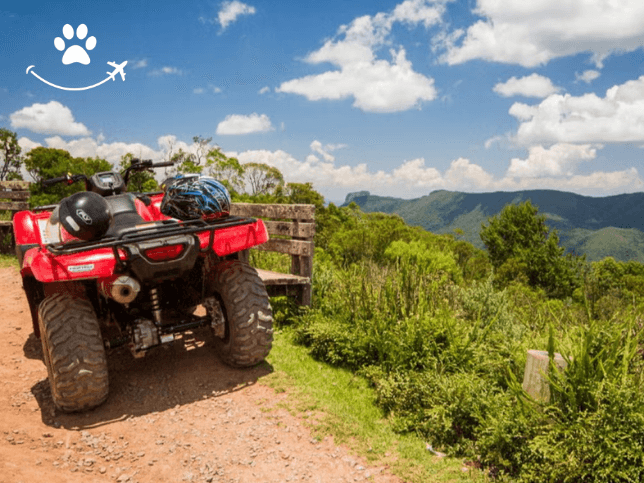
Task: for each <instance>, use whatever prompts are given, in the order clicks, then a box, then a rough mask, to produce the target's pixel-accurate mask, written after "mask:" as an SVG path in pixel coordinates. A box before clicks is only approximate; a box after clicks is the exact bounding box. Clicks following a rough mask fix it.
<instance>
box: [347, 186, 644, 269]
mask: <svg viewBox="0 0 644 483" xmlns="http://www.w3.org/2000/svg"><path fill="white" fill-rule="evenodd" d="M526 200H530V201H531V203H532V204H533V205H536V206H538V207H539V213H540V214H543V215H545V216H546V223H547V224H548V226H549V227H550V228H555V229H557V231H558V233H559V237H560V239H561V242H562V244H563V246H565V247H566V248H567V250H568V251H572V252H575V253H577V254H582V253H586V254H587V256H588V259H589V260H598V259H601V258H604V257H605V256H613V257H614V258H615V259H617V260H624V261H626V260H637V261H640V262H642V263H644V192H638V193H626V194H620V195H612V196H606V197H601V198H596V197H591V196H584V195H579V194H576V193H569V192H566V191H557V190H523V191H496V192H492V193H465V192H460V191H447V190H437V191H432V192H431V193H429V194H428V195H425V196H421V197H420V198H414V199H411V200H405V199H402V198H395V197H390V196H377V195H372V194H371V193H370V192H369V191H359V192H354V193H349V194H348V195H347V196H346V199H345V202H344V204H343V205H342V206H346V205H348V204H349V203H351V202H352V201H353V202H355V203H356V204H357V205H358V206H360V208H361V209H362V210H363V211H365V212H376V211H378V212H383V213H389V214H394V213H395V214H398V215H400V216H401V217H402V218H403V219H404V220H405V221H406V222H407V223H408V224H410V225H416V226H421V227H423V228H425V229H426V230H429V231H432V232H434V233H453V232H454V230H456V229H460V230H463V233H464V234H463V238H464V239H465V240H467V241H469V242H470V243H472V244H474V245H475V246H477V247H479V248H484V246H483V242H482V241H481V239H480V236H479V233H480V230H481V224H482V223H486V222H487V219H488V218H489V217H491V216H494V215H496V214H498V213H499V212H500V211H501V210H502V209H503V207H504V206H505V205H507V204H510V203H514V204H516V203H521V202H524V201H526Z"/></svg>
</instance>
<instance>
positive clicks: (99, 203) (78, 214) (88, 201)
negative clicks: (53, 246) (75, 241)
mask: <svg viewBox="0 0 644 483" xmlns="http://www.w3.org/2000/svg"><path fill="white" fill-rule="evenodd" d="M56 211H57V212H58V213H54V214H52V217H54V216H55V215H58V220H57V221H60V223H61V224H62V225H63V228H65V230H66V231H67V232H69V233H70V234H71V235H73V236H75V237H76V238H80V239H81V240H95V239H97V238H100V237H102V236H103V235H105V233H106V232H107V230H108V229H109V227H110V225H111V224H112V219H113V217H112V212H111V211H110V207H109V205H108V204H107V201H105V198H103V197H102V196H101V195H99V194H97V193H92V192H91V191H81V192H80V193H74V194H73V195H71V196H68V197H67V198H65V199H64V200H62V201H61V202H60V204H59V205H58V208H56Z"/></svg>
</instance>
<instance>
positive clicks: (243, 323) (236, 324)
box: [209, 260, 273, 367]
mask: <svg viewBox="0 0 644 483" xmlns="http://www.w3.org/2000/svg"><path fill="white" fill-rule="evenodd" d="M210 273H211V277H210V280H209V282H210V283H209V285H210V289H211V290H210V292H211V293H213V292H214V293H215V294H216V295H218V297H219V299H220V303H221V308H222V309H223V313H224V319H225V335H224V337H223V338H222V337H217V336H215V337H214V339H215V347H216V348H217V351H218V353H219V356H220V357H221V359H222V360H223V361H224V362H225V363H226V364H228V365H230V366H233V367H250V366H254V365H255V364H258V363H260V362H261V361H263V360H264V358H265V357H266V356H267V355H268V353H269V352H270V350H271V345H272V342H273V311H272V310H271V305H270V303H269V301H268V294H267V293H266V287H264V282H262V279H261V278H259V275H257V271H256V270H255V269H254V268H253V267H251V266H250V265H248V264H247V263H243V262H240V261H237V260H230V261H225V262H221V263H219V264H217V265H215V266H214V267H213V269H212V271H211V272H210Z"/></svg>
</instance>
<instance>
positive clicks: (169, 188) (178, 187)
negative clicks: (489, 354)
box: [161, 174, 230, 220]
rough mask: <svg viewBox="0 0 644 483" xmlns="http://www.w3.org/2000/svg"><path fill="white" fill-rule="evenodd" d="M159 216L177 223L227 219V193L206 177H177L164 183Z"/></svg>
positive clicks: (222, 186)
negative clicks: (160, 214)
mask: <svg viewBox="0 0 644 483" xmlns="http://www.w3.org/2000/svg"><path fill="white" fill-rule="evenodd" d="M161 213H163V214H164V215H166V216H170V217H172V218H178V219H179V220H195V219H198V218H203V219H207V220H212V219H216V218H223V217H226V216H228V215H230V193H228V190H227V189H226V187H225V186H224V185H223V184H221V183H220V182H219V181H217V180H216V179H215V178H212V177H210V176H201V175H198V174H195V175H188V176H181V175H179V176H177V177H176V178H175V179H173V180H172V181H171V182H168V183H167V185H166V189H165V194H164V195H163V201H161Z"/></svg>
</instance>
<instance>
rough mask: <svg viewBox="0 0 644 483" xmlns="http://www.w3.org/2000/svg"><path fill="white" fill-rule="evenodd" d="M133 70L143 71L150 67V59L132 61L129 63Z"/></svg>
mask: <svg viewBox="0 0 644 483" xmlns="http://www.w3.org/2000/svg"><path fill="white" fill-rule="evenodd" d="M128 65H129V66H131V68H132V69H143V68H144V67H147V66H148V59H140V60H132V61H130V62H128Z"/></svg>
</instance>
